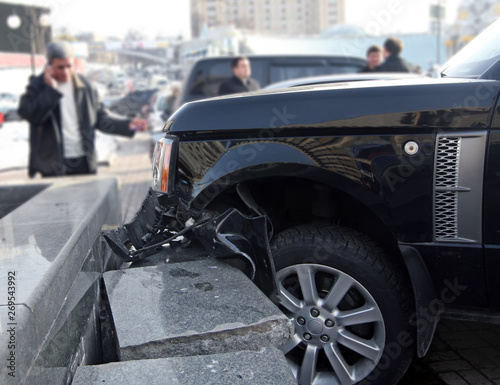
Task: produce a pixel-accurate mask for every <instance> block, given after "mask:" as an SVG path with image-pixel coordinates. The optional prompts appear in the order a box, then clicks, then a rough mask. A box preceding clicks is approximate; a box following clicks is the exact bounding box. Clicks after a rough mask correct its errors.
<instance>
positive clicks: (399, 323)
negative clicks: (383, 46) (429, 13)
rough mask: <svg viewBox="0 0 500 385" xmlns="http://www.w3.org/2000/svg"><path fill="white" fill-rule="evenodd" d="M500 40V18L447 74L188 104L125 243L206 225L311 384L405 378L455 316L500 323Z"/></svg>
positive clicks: (205, 233) (125, 246)
mask: <svg viewBox="0 0 500 385" xmlns="http://www.w3.org/2000/svg"><path fill="white" fill-rule="evenodd" d="M499 39H500V20H499V21H497V22H495V23H494V24H493V25H492V26H490V27H489V28H488V29H487V30H485V31H484V32H483V33H482V34H481V35H480V36H479V37H477V38H476V39H475V40H473V41H472V42H471V43H469V45H468V46H466V47H465V49H464V50H462V51H461V52H460V53H459V54H457V55H456V56H455V57H454V58H453V59H452V60H451V61H449V62H448V63H447V64H446V65H445V66H444V68H443V72H442V76H443V78H442V79H425V78H423V79H404V80H391V81H387V82H385V81H380V82H356V83H352V84H330V85H318V86H307V87H295V88H293V89H290V90H283V89H282V90H276V91H262V92H260V93H251V94H239V95H238V96H228V97H220V98H212V99H210V100H204V101H198V102H193V103H187V104H185V105H184V106H183V107H182V108H180V109H179V110H178V111H177V112H176V113H175V114H174V115H173V116H172V117H171V118H170V120H169V121H168V122H167V125H166V127H165V129H166V131H167V132H166V136H165V138H163V139H161V140H160V141H159V143H158V145H157V148H156V153H155V158H154V180H153V184H154V187H155V189H156V191H157V193H155V194H153V193H150V195H149V196H148V198H147V199H146V202H145V204H144V205H143V209H142V210H141V211H140V212H139V213H138V216H137V219H136V221H135V222H134V223H132V224H130V225H128V226H127V229H126V230H125V229H121V230H120V231H119V232H118V233H117V234H115V236H113V237H111V238H112V239H111V240H110V244H111V245H112V246H113V248H114V249H115V250H116V251H117V252H118V253H119V254H121V255H122V257H123V258H124V259H125V260H127V258H128V259H131V260H133V259H140V258H145V257H147V256H148V253H150V252H151V250H153V249H154V248H155V247H157V246H158V245H161V244H162V243H165V242H168V241H170V240H172V239H174V238H175V237H176V236H178V235H179V234H184V235H186V237H188V236H189V235H188V234H191V236H192V234H194V236H195V237H196V238H197V239H198V240H199V241H201V242H202V243H203V244H204V245H205V246H206V248H207V250H209V251H210V253H212V254H213V255H215V256H219V257H225V258H233V259H234V258H236V259H238V258H239V259H240V260H241V263H240V266H241V268H242V270H243V271H245V272H246V273H247V275H248V276H249V277H250V278H252V279H253V280H254V282H255V283H256V284H257V285H258V286H259V287H260V288H261V289H262V290H263V291H264V292H265V293H266V294H267V295H269V297H270V298H271V299H273V300H274V301H275V302H276V303H277V304H278V306H280V307H281V309H283V311H284V312H285V314H287V315H288V316H289V317H290V319H291V320H292V322H293V324H294V326H295V335H294V337H293V338H292V339H291V340H290V341H289V342H288V343H286V344H285V345H283V346H282V347H281V350H282V351H283V353H284V354H285V355H286V357H287V359H288V361H289V363H290V365H291V367H292V370H293V372H294V373H295V375H296V377H297V379H298V382H299V383H300V384H302V385H306V384H324V383H328V384H353V383H359V382H362V383H364V384H365V383H371V384H380V385H387V384H394V383H396V382H397V381H398V380H399V379H400V378H401V376H402V375H403V374H404V372H405V370H406V369H407V367H408V365H409V363H410V361H411V359H412V357H413V356H414V355H415V354H416V355H418V356H420V357H421V356H423V355H425V354H426V352H427V350H428V348H429V345H430V343H431V339H432V337H433V334H434V330H435V327H436V324H437V322H438V321H439V319H440V317H451V318H459V319H464V318H466V319H479V320H483V321H496V322H498V321H499V320H500V296H499V295H498V293H499V292H500V204H499V203H498V202H499V201H498V197H499V196H500V102H499V95H500V48H499V45H498V41H499ZM184 243H185V242H184ZM131 245H133V247H132V248H130V249H129V247H130V246H131Z"/></svg>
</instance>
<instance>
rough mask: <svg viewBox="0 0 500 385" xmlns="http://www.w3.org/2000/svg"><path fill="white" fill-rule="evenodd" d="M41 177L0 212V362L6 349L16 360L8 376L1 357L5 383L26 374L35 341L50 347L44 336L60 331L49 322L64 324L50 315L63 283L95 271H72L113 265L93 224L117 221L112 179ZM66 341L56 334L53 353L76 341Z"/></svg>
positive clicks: (65, 291)
mask: <svg viewBox="0 0 500 385" xmlns="http://www.w3.org/2000/svg"><path fill="white" fill-rule="evenodd" d="M44 183H48V184H50V186H49V187H47V188H46V189H45V190H43V191H41V192H39V193H38V194H36V195H34V197H33V198H31V199H30V200H28V201H27V202H25V203H24V204H22V205H21V206H19V207H17V208H16V209H15V210H14V211H12V212H11V213H10V214H8V215H6V216H5V217H4V218H2V219H1V220H0V282H2V285H4V287H5V290H1V291H0V321H1V324H0V326H1V335H0V346H2V349H0V361H1V362H7V361H8V357H10V356H12V353H11V352H13V353H14V355H15V367H16V373H15V375H16V377H12V376H9V375H8V373H9V369H8V368H7V367H6V366H7V365H3V364H2V365H1V366H0V378H2V379H5V381H7V382H5V383H6V384H9V385H10V384H17V383H21V382H23V380H24V379H25V378H26V377H27V376H28V375H29V372H30V370H31V369H32V368H33V365H34V362H35V361H36V359H37V357H38V356H39V355H40V353H41V352H42V349H43V347H44V346H45V347H47V346H49V347H50V336H54V335H59V336H61V335H60V334H58V333H55V332H54V328H57V327H58V325H60V324H66V323H65V322H66V320H61V319H58V317H59V316H62V317H64V316H65V315H64V314H63V313H62V312H61V309H63V307H64V305H65V303H66V302H67V301H68V298H71V295H69V293H70V291H71V290H73V291H74V292H75V293H77V292H78V291H79V290H78V288H77V287H76V286H78V285H79V284H80V283H82V284H83V285H84V286H85V287H84V288H82V290H83V291H85V292H88V287H89V286H92V284H89V283H88V282H87V281H88V278H91V279H93V280H96V281H98V277H99V274H89V275H87V277H86V278H87V279H83V280H82V279H78V277H80V276H81V274H82V273H83V274H85V273H102V272H103V271H104V270H105V269H106V268H107V266H108V265H109V264H110V263H111V264H112V265H113V268H116V267H117V266H118V265H117V263H114V262H113V261H114V259H111V260H110V258H112V257H111V254H110V253H105V252H104V248H103V246H104V245H100V246H99V243H100V241H99V237H100V233H101V228H102V227H106V228H107V227H113V226H116V225H119V224H120V223H121V215H120V201H119V197H118V189H117V183H116V180H115V179H110V178H108V179H104V178H98V177H76V178H60V179H44ZM26 187H27V188H30V184H27V185H26ZM96 245H97V247H96ZM101 252H102V254H101V255H99V253H101ZM13 273H14V274H15V285H14V287H15V293H14V297H15V299H14V300H13V302H14V303H15V305H14V307H15V314H12V313H9V308H8V305H9V304H10V305H11V304H12V303H9V298H8V295H7V294H8V293H7V282H8V275H9V274H10V275H12V274H13ZM75 285H76V286H75ZM93 286H94V287H95V285H93ZM94 292H95V289H94ZM11 297H12V296H11ZM67 312H68V314H69V312H71V311H70V309H68V310H67ZM82 316H83V315H82ZM11 317H12V318H11ZM85 321H88V315H87V318H85ZM79 322H81V321H79ZM12 328H14V329H12ZM9 330H15V333H9ZM67 333H70V331H69V330H66V334H67ZM11 334H14V335H15V338H14V340H15V341H14V342H15V343H14V347H13V349H7V346H8V345H9V344H8V342H9V341H12V335H11ZM77 340H78V341H79V342H80V340H79V339H77ZM73 341H75V337H71V336H69V335H67V336H64V334H63V337H62V339H61V341H60V343H57V344H56V345H57V346H58V348H59V350H60V351H61V354H66V353H68V352H70V349H73V350H75V349H77V348H78V346H70V342H73ZM60 344H63V345H64V346H60ZM66 344H67V345H66ZM46 357H55V356H54V355H51V354H48V355H46ZM68 360H69V358H64V359H61V358H60V357H59V358H57V359H55V361H59V362H54V359H52V360H51V361H52V362H47V361H46V360H39V361H41V362H43V365H44V366H48V367H59V366H60V362H64V363H67V364H68V367H66V368H65V369H66V371H67V370H68V368H69V366H70V365H74V362H73V363H69V362H68ZM2 381H3V380H2ZM55 384H56V383H55Z"/></svg>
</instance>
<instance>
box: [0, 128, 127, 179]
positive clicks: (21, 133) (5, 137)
mask: <svg viewBox="0 0 500 385" xmlns="http://www.w3.org/2000/svg"><path fill="white" fill-rule="evenodd" d="M117 149H118V145H117V142H116V139H115V138H114V137H112V136H111V135H106V134H102V133H101V132H99V131H96V151H97V158H98V161H99V163H100V164H109V163H110V162H111V161H112V158H113V155H114V154H115V151H116V150H117ZM28 154H29V127H28V123H27V122H25V121H21V122H7V123H4V125H3V127H2V128H0V172H2V171H6V170H12V169H25V168H27V166H28Z"/></svg>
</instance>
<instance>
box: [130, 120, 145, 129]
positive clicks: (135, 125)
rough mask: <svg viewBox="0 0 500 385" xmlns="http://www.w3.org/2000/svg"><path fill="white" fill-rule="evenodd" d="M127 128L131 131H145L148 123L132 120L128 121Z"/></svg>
mask: <svg viewBox="0 0 500 385" xmlns="http://www.w3.org/2000/svg"><path fill="white" fill-rule="evenodd" d="M129 128H130V130H131V131H146V130H147V129H148V121H147V120H145V119H139V118H134V119H132V120H131V121H130V124H129Z"/></svg>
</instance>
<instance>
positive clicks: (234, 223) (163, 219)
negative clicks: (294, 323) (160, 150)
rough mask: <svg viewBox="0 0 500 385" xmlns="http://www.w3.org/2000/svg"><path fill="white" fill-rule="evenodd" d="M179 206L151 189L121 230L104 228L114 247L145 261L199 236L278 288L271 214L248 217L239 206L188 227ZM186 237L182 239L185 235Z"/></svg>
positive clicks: (129, 258) (265, 287)
mask: <svg viewBox="0 0 500 385" xmlns="http://www.w3.org/2000/svg"><path fill="white" fill-rule="evenodd" d="M176 211H177V206H176V205H172V206H169V207H166V208H165V207H162V205H161V204H160V202H159V200H158V197H157V195H156V193H155V192H154V191H153V190H149V192H148V194H147V195H146V198H145V199H144V202H143V203H142V206H141V208H140V209H139V211H138V212H137V213H136V214H135V216H134V219H133V220H132V221H131V222H129V223H127V224H125V225H124V226H123V227H119V228H118V229H116V230H110V231H105V232H103V236H104V239H105V240H106V242H107V243H108V245H109V246H110V247H111V249H112V250H113V252H114V253H115V254H116V255H117V256H118V257H119V258H120V259H121V260H123V261H124V262H134V261H140V260H143V259H145V258H147V257H148V256H151V255H153V254H155V253H157V252H158V251H160V250H162V249H163V246H164V245H167V244H168V245H170V246H171V247H175V246H178V245H180V244H184V245H186V244H188V243H189V238H188V235H189V234H190V235H191V236H195V237H196V238H197V239H198V240H199V241H200V242H201V243H202V244H203V246H204V247H205V248H206V250H207V252H208V253H209V254H210V255H211V256H212V257H216V258H221V259H223V260H226V261H227V262H228V263H229V264H231V265H233V266H235V267H237V268H239V269H240V270H242V271H243V272H244V273H245V274H246V275H247V276H248V277H249V278H250V279H251V280H252V281H253V282H254V283H255V284H256V285H257V287H259V289H261V290H262V291H263V292H264V293H265V294H267V295H272V294H275V293H277V286H276V282H275V267H274V262H273V259H272V255H271V251H270V247H269V239H268V235H267V234H268V232H267V218H266V217H265V216H257V217H248V216H245V215H243V214H242V213H240V212H239V211H238V210H236V209H229V210H227V211H226V212H225V213H223V214H222V215H218V216H216V217H213V218H209V219H205V220H202V221H201V222H198V223H194V224H193V225H192V226H189V227H184V226H183V225H181V224H180V222H179V221H178V220H177V218H176V215H175V214H176ZM181 236H184V237H182V239H181V240H179V238H180V237H181Z"/></svg>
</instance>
